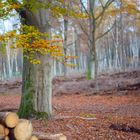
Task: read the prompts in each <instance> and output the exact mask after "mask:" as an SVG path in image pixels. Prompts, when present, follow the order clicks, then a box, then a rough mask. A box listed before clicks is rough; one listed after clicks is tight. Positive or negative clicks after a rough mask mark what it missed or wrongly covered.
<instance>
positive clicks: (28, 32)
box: [0, 26, 76, 67]
mask: <svg viewBox="0 0 140 140" xmlns="http://www.w3.org/2000/svg"><path fill="white" fill-rule="evenodd" d="M17 31H18V32H19V31H20V34H19V33H16V31H11V32H8V33H6V34H5V35H4V36H0V41H8V40H9V39H11V40H12V39H13V42H14V43H15V44H16V45H15V47H14V48H23V51H24V58H25V59H28V60H29V62H31V63H32V64H35V65H37V64H40V63H41V61H40V60H39V59H38V57H37V54H41V55H49V56H50V57H52V58H53V59H55V60H57V61H60V62H61V63H63V58H65V59H75V58H76V56H64V54H63V47H62V44H63V40H62V39H61V38H60V37H59V36H53V37H52V39H51V38H47V37H48V34H46V33H41V32H39V31H38V30H37V29H35V28H34V27H32V26H22V27H21V28H20V29H19V30H17ZM63 64H64V65H65V66H70V67H75V65H74V64H67V63H63Z"/></svg>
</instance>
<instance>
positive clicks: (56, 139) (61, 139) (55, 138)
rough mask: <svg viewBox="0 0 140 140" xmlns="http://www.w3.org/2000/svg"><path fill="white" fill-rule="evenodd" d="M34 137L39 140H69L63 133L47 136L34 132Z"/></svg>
mask: <svg viewBox="0 0 140 140" xmlns="http://www.w3.org/2000/svg"><path fill="white" fill-rule="evenodd" d="M34 135H35V136H37V137H38V139H39V140H67V137H66V136H65V135H63V134H62V133H59V134H46V133H39V132H34Z"/></svg>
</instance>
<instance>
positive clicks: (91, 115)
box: [80, 113, 96, 118]
mask: <svg viewBox="0 0 140 140" xmlns="http://www.w3.org/2000/svg"><path fill="white" fill-rule="evenodd" d="M80 116H81V117H85V118H95V117H96V114H92V113H89V114H87V113H81V114H80Z"/></svg>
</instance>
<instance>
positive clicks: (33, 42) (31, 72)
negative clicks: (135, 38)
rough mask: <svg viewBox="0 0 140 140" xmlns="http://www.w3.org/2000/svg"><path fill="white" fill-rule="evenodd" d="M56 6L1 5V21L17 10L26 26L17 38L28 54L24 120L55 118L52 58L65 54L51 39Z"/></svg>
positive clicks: (41, 0) (42, 2) (11, 1)
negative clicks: (51, 27)
mask: <svg viewBox="0 0 140 140" xmlns="http://www.w3.org/2000/svg"><path fill="white" fill-rule="evenodd" d="M53 2H54V1H51V2H50V1H48V0H33V1H29V0H24V1H22V2H19V1H17V0H7V1H2V2H0V6H1V8H3V9H1V11H0V12H1V13H2V14H3V15H2V14H1V17H4V16H6V15H8V14H10V12H11V10H12V9H15V10H16V11H17V13H18V14H19V16H20V18H21V24H22V25H26V26H23V28H22V29H21V30H20V32H21V35H20V36H17V42H16V43H17V44H19V46H20V45H21V46H22V47H23V51H24V54H23V55H24V57H23V78H22V97H21V104H20V108H19V115H20V116H21V117H32V116H35V115H41V116H42V115H43V116H46V117H51V115H52V103H51V98H52V84H51V80H52V59H51V57H56V54H60V53H61V52H60V51H61V49H60V48H58V47H57V46H56V44H55V41H51V38H50V37H49V36H51V35H50V23H49V16H50V11H53V4H54V3H53ZM56 2H57V1H56ZM54 7H55V6H54ZM55 8H56V7H55ZM46 34H47V35H46ZM13 36H15V34H14V32H12V33H11V34H10V35H8V37H9V38H10V37H11V38H12V37H13ZM46 39H47V40H48V42H46ZM49 40H50V41H49ZM17 44H16V45H17ZM52 44H54V45H53V46H52ZM17 46H18V45H17ZM42 46H44V47H42ZM58 52H59V53H58ZM61 55H62V54H61ZM61 55H60V56H61ZM33 57H35V58H33Z"/></svg>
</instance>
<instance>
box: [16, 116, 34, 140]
mask: <svg viewBox="0 0 140 140" xmlns="http://www.w3.org/2000/svg"><path fill="white" fill-rule="evenodd" d="M32 131H33V127H32V124H31V122H30V121H29V120H25V119H21V120H20V121H19V123H18V124H17V126H16V127H15V129H14V136H15V138H16V139H17V140H29V139H30V138H31V136H32Z"/></svg>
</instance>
